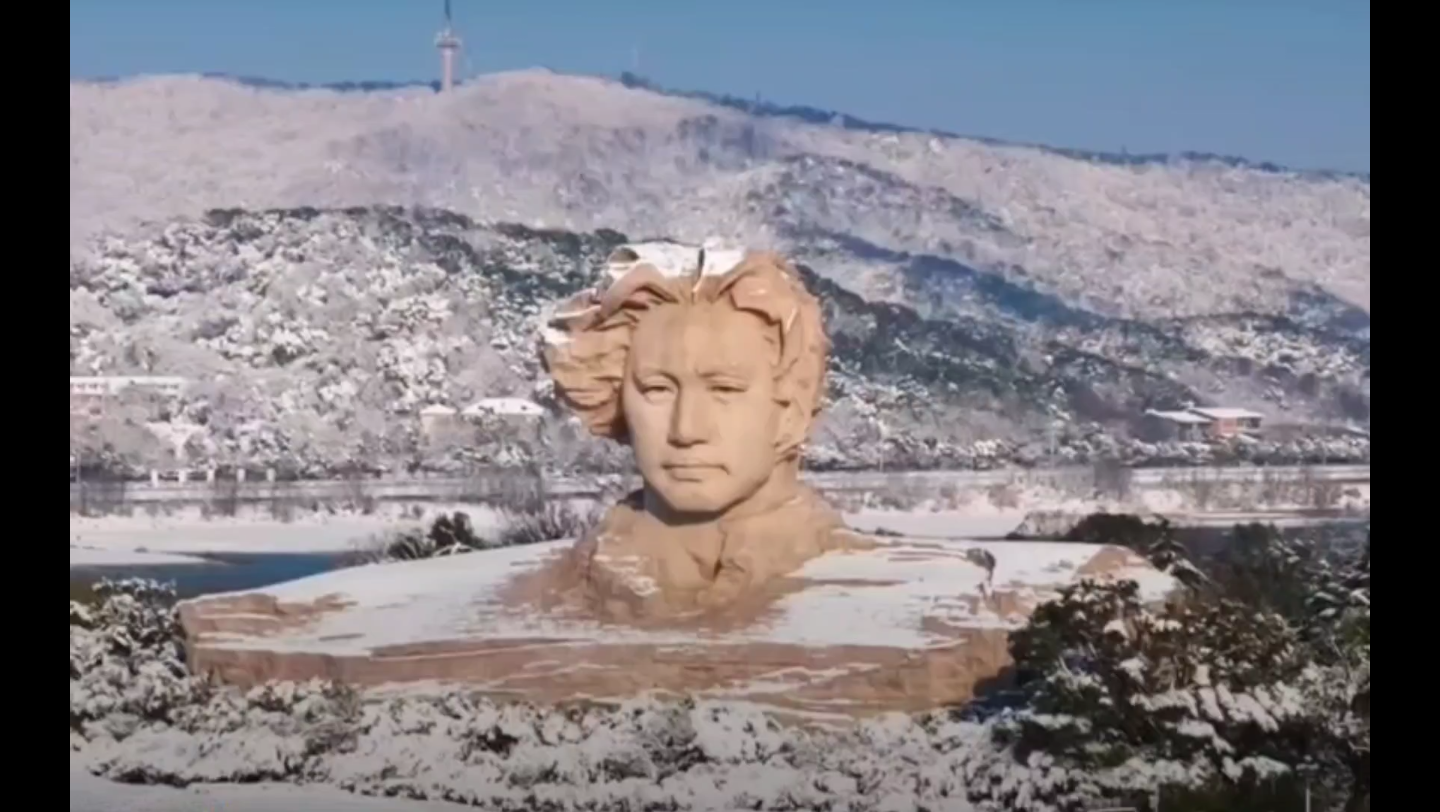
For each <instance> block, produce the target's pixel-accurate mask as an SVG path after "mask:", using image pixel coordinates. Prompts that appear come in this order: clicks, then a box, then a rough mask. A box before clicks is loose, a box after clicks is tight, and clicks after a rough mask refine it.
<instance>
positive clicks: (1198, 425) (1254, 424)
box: [1144, 406, 1265, 442]
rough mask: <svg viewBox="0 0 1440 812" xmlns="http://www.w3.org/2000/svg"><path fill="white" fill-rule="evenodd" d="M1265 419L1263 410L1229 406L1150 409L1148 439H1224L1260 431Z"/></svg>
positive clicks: (1146, 411)
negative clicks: (1257, 410)
mask: <svg viewBox="0 0 1440 812" xmlns="http://www.w3.org/2000/svg"><path fill="white" fill-rule="evenodd" d="M1264 418H1265V416H1264V415H1262V414H1260V413H1259V412H1252V411H1250V410H1249V409H1238V408H1234V407H1229V406H1190V407H1187V408H1185V409H1178V410H1173V411H1162V410H1158V409H1147V410H1145V420H1144V435H1145V437H1144V439H1146V440H1149V441H1152V442H1160V441H1165V440H1179V441H1181V442H1193V441H1199V440H1205V439H1211V440H1223V439H1227V438H1229V437H1234V436H1236V435H1239V434H1248V433H1251V432H1255V431H1259V430H1260V424H1261V421H1262V420H1264Z"/></svg>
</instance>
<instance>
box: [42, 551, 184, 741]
mask: <svg viewBox="0 0 1440 812" xmlns="http://www.w3.org/2000/svg"><path fill="white" fill-rule="evenodd" d="M94 593H95V595H96V597H97V598H98V603H96V604H93V605H91V604H84V603H77V602H76V601H74V600H72V601H70V744H71V747H72V748H75V747H78V746H80V745H81V744H82V743H83V742H84V741H86V740H94V739H97V738H106V737H109V738H125V737H126V736H128V735H129V734H130V733H132V732H134V731H135V730H137V729H139V728H141V727H143V726H145V725H149V724H155V723H161V724H163V723H167V722H170V721H172V720H173V719H174V718H175V716H174V714H176V713H177V712H181V711H183V709H184V708H186V707H189V706H191V705H194V704H195V703H196V702H203V701H204V700H205V698H206V697H207V696H208V690H207V688H206V686H205V685H204V684H203V683H202V682H201V681H199V680H196V679H194V678H192V677H191V676H190V674H189V672H188V671H187V670H186V668H185V653H184V650H183V646H182V645H181V637H180V634H181V632H180V626H179V621H178V619H177V618H176V614H175V592H174V590H173V589H172V588H170V587H168V586H165V585H162V584H158V583H155V582H154V581H144V580H135V579H126V580H123V581H101V582H100V583H99V584H98V585H96V587H95V589H94Z"/></svg>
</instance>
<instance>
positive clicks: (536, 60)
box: [70, 0, 1370, 172]
mask: <svg viewBox="0 0 1440 812" xmlns="http://www.w3.org/2000/svg"><path fill="white" fill-rule="evenodd" d="M453 3H454V8H455V17H456V24H457V28H458V29H459V31H460V33H461V35H462V36H463V37H464V39H465V42H466V53H465V60H466V67H467V72H469V73H475V72H480V73H488V72H492V71H500V70H510V69H516V68H526V67H535V66H544V67H548V68H551V69H554V70H557V71H563V72H572V73H604V74H612V75H613V74H616V73H619V72H620V71H622V70H627V69H629V68H630V67H631V65H632V60H633V59H634V54H635V52H636V51H637V50H638V54H639V72H640V73H642V74H644V75H645V76H647V77H649V78H651V79H653V80H655V81H657V82H659V83H661V84H663V85H666V86H669V87H677V88H686V89H704V90H714V91H723V92H729V93H734V94H736V95H741V96H752V95H754V94H756V93H759V94H761V95H762V96H763V97H765V98H766V99H768V100H772V101H778V102H793V103H804V104H810V105H814V106H817V107H822V108H827V109H836V110H840V111H843V112H847V113H850V114H852V115H857V116H860V117H862V118H868V119H875V120H881V121H889V122H894V123H899V124H908V125H912V126H920V127H935V128H939V129H945V130H952V131H955V132H960V133H966V134H974V135H987V136H993V137H997V138H1006V139H1014V140H1019V141H1028V142H1039V143H1045V144H1051V145H1055V146H1069V147H1084V148H1094V149H1105V150H1119V149H1121V148H1122V147H1123V148H1125V149H1128V150H1130V151H1131V152H1174V151H1179V150H1186V149H1193V150H1198V151H1204V152H1216V153H1223V154H1232V155H1241V156H1244V157H1247V158H1251V159H1255V160H1272V161H1276V162H1278V163H1283V164H1286V165H1289V166H1295V167H1303V168H1327V169H1342V170H1352V171H1357V170H1358V171H1364V172H1368V171H1370V4H1369V2H1368V0H882V1H881V2H860V1H859V0H831V1H830V2H822V0H808V2H806V1H805V0H709V2H705V3H695V2H684V0H669V2H666V0H508V1H504V0H489V1H488V2H487V1H486V0H453ZM441 8H442V2H441V0H283V2H282V0H225V1H224V2H221V0H71V2H70V74H71V76H74V77H95V76H127V75H134V74H142V73H177V72H206V71H216V72H223V73H233V74H245V75H252V76H264V77H267V78H274V79H285V80H290V81H306V82H328V81H336V80H347V79H348V80H356V79H425V80H429V79H433V78H435V76H436V74H437V73H438V64H439V62H438V58H437V56H436V53H435V50H434V48H433V45H432V41H433V37H434V34H435V31H436V30H437V29H438V28H439V22H440V19H441Z"/></svg>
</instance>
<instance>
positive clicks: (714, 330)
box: [622, 303, 781, 518]
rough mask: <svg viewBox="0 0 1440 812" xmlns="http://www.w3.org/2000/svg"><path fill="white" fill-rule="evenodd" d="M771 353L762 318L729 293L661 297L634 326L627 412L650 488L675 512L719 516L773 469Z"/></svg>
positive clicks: (776, 409)
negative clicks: (713, 299)
mask: <svg viewBox="0 0 1440 812" xmlns="http://www.w3.org/2000/svg"><path fill="white" fill-rule="evenodd" d="M775 356H776V348H775V346H774V344H773V343H772V342H771V341H769V340H767V337H766V328H765V325H764V323H763V322H762V321H761V320H760V319H759V318H758V317H757V316H755V315H753V314H750V313H745V312H742V311H738V310H736V309H735V308H733V307H731V306H730V305H729V304H727V303H719V304H696V305H665V306H661V307H659V308H657V309H655V310H653V311H651V312H649V313H647V314H646V315H645V316H644V317H643V318H642V319H641V321H640V323H639V325H637V326H636V328H635V334H634V336H633V338H632V341H631V345H630V353H629V360H628V364H627V369H626V375H625V382H624V387H623V390H622V397H623V398H624V400H623V402H622V403H623V408H624V412H625V422H626V424H627V426H628V427H629V432H630V444H631V446H632V447H633V448H634V449H635V461H636V464H637V465H638V466H639V468H640V474H641V476H642V477H644V479H645V484H646V486H647V488H648V489H649V490H650V491H651V493H652V494H653V495H656V496H658V497H660V499H661V500H662V501H663V502H664V503H665V505H666V506H667V507H668V508H669V509H670V510H671V511H672V512H674V513H678V514H686V515H691V516H694V517H695V518H705V517H714V516H718V515H720V514H723V513H725V512H727V511H728V510H730V509H732V508H734V507H736V506H738V505H740V504H742V503H743V502H745V500H746V499H747V498H748V497H750V496H752V495H753V494H754V493H755V492H756V491H757V490H758V489H759V488H760V487H761V486H762V485H764V484H765V482H766V481H767V480H768V479H769V478H770V475H771V474H772V473H773V472H774V470H775V466H776V464H777V462H778V459H777V440H778V435H779V431H780V421H781V406H780V405H779V404H777V403H776V402H775V399H774V395H775V380H774V374H773V370H774V363H775Z"/></svg>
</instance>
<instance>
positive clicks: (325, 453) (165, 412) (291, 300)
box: [70, 207, 1369, 476]
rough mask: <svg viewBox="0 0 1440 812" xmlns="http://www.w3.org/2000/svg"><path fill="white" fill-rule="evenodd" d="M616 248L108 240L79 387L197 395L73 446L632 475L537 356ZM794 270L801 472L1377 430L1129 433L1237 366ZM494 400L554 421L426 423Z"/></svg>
mask: <svg viewBox="0 0 1440 812" xmlns="http://www.w3.org/2000/svg"><path fill="white" fill-rule="evenodd" d="M622 239H623V237H622V236H621V235H619V234H617V233H615V232H609V231H598V232H594V233H571V232H560V231H537V230H533V229H529V228H525V227H521V226H514V225H503V224H502V225H494V224H491V225H486V224H480V223H475V222H472V221H470V220H469V219H467V218H465V217H462V216H460V215H457V214H453V213H450V212H446V211H438V210H413V211H412V210H402V209H398V208H383V207H382V208H365V209H347V210H330V211H320V210H315V209H294V210H283V211H265V212H246V211H239V210H217V211H212V212H210V213H209V214H208V215H206V216H205V217H204V218H203V219H201V220H180V221H173V222H169V223H165V224H158V225H155V226H154V227H152V228H150V229H149V230H148V231H141V232H137V233H135V234H131V235H128V236H118V235H110V236H105V237H102V238H99V239H98V240H97V241H95V242H94V243H92V244H88V247H87V251H86V252H85V253H83V254H82V255H81V256H79V257H77V258H75V259H73V260H72V264H71V272H70V338H71V340H70V349H71V356H70V368H71V372H72V374H165V375H177V376H181V377H184V378H186V379H188V380H190V381H192V382H193V383H192V385H191V387H190V388H189V389H188V391H187V392H186V394H185V395H184V396H183V397H182V398H180V399H178V400H177V401H175V402H167V401H163V400H157V399H154V398H151V399H149V400H145V399H136V400H135V401H134V402H128V401H127V402H126V403H125V404H123V406H124V408H123V409H121V408H119V407H117V408H116V409H113V410H108V411H107V412H106V414H105V416H104V417H103V418H102V419H101V420H100V422H98V423H93V424H92V423H87V422H85V421H80V422H79V423H78V424H77V425H76V426H75V427H72V432H71V434H72V443H74V444H75V445H77V446H79V447H80V448H81V449H82V450H83V449H88V451H89V453H90V455H91V459H92V460H93V459H95V458H100V459H103V460H108V461H112V463H113V462H114V461H117V460H118V461H121V462H124V461H129V462H130V464H131V465H133V466H137V467H139V468H143V467H146V466H147V465H153V466H155V467H161V468H164V467H171V466H176V465H181V466H192V467H208V466H212V465H221V466H225V465H249V466H253V467H256V468H262V467H275V468H277V469H279V470H280V471H282V472H284V473H286V474H295V475H298V476H322V475H336V474H338V473H341V472H345V471H354V470H375V469H381V470H386V469H388V470H392V471H399V470H407V469H408V470H414V469H417V468H418V469H428V470H437V471H447V472H456V471H460V470H463V469H467V468H475V467H494V466H506V467H514V466H527V465H528V466H540V467H543V468H548V469H553V470H565V471H577V470H588V471H592V472H594V471H617V470H623V469H625V468H627V467H628V458H627V455H626V454H625V452H624V450H623V449H621V448H619V447H618V446H616V445H615V444H613V443H607V442H602V441H599V440H595V439H593V438H590V437H589V436H588V435H587V434H586V433H585V432H584V431H583V430H582V429H581V428H580V427H579V426H577V425H576V424H575V423H574V422H573V421H572V420H569V419H568V418H567V417H566V416H564V415H563V414H561V413H559V412H558V411H555V410H554V409H553V407H554V403H553V395H552V393H551V392H550V391H549V387H548V381H546V380H545V379H544V377H543V376H542V375H541V374H540V370H539V367H538V363H537V354H536V347H535V335H536V329H537V326H538V325H537V322H538V319H539V318H540V314H541V313H542V312H543V311H544V309H545V308H546V307H548V306H550V305H551V304H552V303H553V302H554V301H555V300H556V299H558V298H559V297H561V296H563V295H565V294H568V293H570V292H572V291H574V290H576V289H578V288H579V287H580V286H582V285H584V284H587V283H588V282H590V281H591V280H592V278H593V275H594V274H595V273H596V271H597V269H598V267H599V266H600V265H601V264H602V263H603V260H604V259H605V257H606V255H607V253H608V252H609V250H610V249H612V248H613V247H614V246H615V245H616V244H618V243H619V242H620V241H621V240H622ZM805 273H806V275H807V280H808V282H809V284H810V286H811V287H812V289H813V290H815V292H816V293H817V294H818V295H819V296H820V297H821V299H822V302H823V303H824V306H825V310H826V320H827V328H828V329H829V331H830V333H831V337H832V340H833V343H834V352H833V353H832V364H831V374H830V376H829V383H830V389H829V392H828V406H827V411H826V413H825V417H824V419H823V421H822V424H821V425H820V427H819V428H818V430H817V431H816V433H815V436H814V438H813V442H812V444H811V446H810V447H809V449H808V452H807V453H808V462H809V463H810V465H811V466H812V467H814V468H877V467H882V466H883V467H887V468H895V467H900V468H935V467H950V468H970V467H975V468H989V467H996V466H1000V465H1007V464H1015V463H1020V464H1030V463H1039V462H1045V461H1052V462H1057V463H1067V462H1068V463H1076V462H1085V461H1088V460H1094V459H1115V460H1120V461H1122V462H1125V463H1127V464H1146V463H1148V462H1164V463H1170V464H1177V463H1178V464H1190V463H1196V464H1198V463H1214V462H1226V461H1244V460H1264V461H1272V462H1276V463H1293V462H1340V461H1354V460H1357V459H1364V458H1366V457H1367V456H1368V453H1369V441H1368V438H1364V437H1356V436H1343V437H1326V436H1323V435H1315V434H1305V433H1301V434H1299V435H1297V436H1294V437H1289V438H1279V439H1274V440H1262V441H1252V440H1237V441H1233V442H1227V443H1218V444H1216V443H1188V444H1180V443H1164V442H1162V443H1147V442H1142V441H1140V440H1138V439H1127V438H1126V435H1127V431H1128V430H1129V428H1130V425H1131V424H1132V423H1133V422H1134V421H1135V419H1137V418H1138V416H1139V415H1140V414H1141V412H1142V411H1143V410H1144V408H1145V407H1147V406H1152V405H1159V406H1174V405H1178V404H1179V403H1180V402H1181V401H1184V400H1187V399H1198V398H1199V397H1200V395H1199V394H1198V393H1196V392H1194V391H1192V390H1191V389H1190V388H1187V387H1186V386H1184V385H1182V384H1181V383H1178V382H1177V381H1176V380H1174V378H1175V369H1176V367H1174V364H1177V363H1184V364H1200V365H1202V366H1204V365H1207V364H1208V365H1209V367H1210V368H1211V372H1212V373H1214V374H1219V373H1220V372H1221V371H1223V370H1227V369H1229V367H1230V365H1231V361H1230V360H1229V358H1228V356H1221V355H1215V356H1209V355H1204V354H1203V353H1201V352H1200V351H1199V350H1198V349H1194V348H1185V347H1180V348H1176V347H1171V346H1168V345H1166V344H1164V343H1154V342H1150V343H1144V344H1143V346H1142V345H1135V344H1133V342H1132V343H1129V344H1127V343H1126V342H1101V345H1097V346H1096V347H1094V348H1092V349H1089V350H1083V351H1082V350H1081V349H1079V348H1078V347H1077V346H1074V345H1070V344H1066V343H1065V341H1066V340H1067V339H1065V335H1064V334H1063V331H1062V332H1061V333H1055V332H1048V331H1039V332H1037V331H1034V330H1030V329H1020V328H1018V327H1016V325H1015V324H1014V323H1013V322H1012V321H1010V320H1006V319H1000V318H998V317H997V318H995V319H990V320H984V321H982V320H977V319H973V318H965V319H924V318H921V317H920V316H919V315H918V314H917V313H915V312H914V311H912V310H910V309H907V308H904V307H901V306H897V305H887V304H877V303H873V302H869V301H866V300H865V299H863V298H861V297H859V296H857V295H855V294H853V293H851V292H849V291H847V290H845V289H844V288H841V287H839V286H838V285H836V284H835V283H834V282H832V281H829V280H827V279H825V278H823V277H821V276H818V275H815V274H814V273H812V272H811V271H809V270H808V269H807V270H805ZM1097 324H1098V323H1097ZM1112 326H1113V325H1112ZM1076 329H1079V328H1076ZM1095 329H1097V330H1101V331H1102V332H1103V331H1104V330H1109V329H1111V327H1105V326H1098V327H1096V328H1095ZM1127 329H1128V328H1127ZM1141 333H1144V331H1143V330H1139V328H1136V329H1135V330H1130V331H1129V332H1128V333H1127V335H1131V334H1133V335H1140V334H1141ZM1145 334H1146V335H1148V333H1145ZM1087 335H1090V334H1089V333H1087ZM1094 335H1098V333H1097V334H1094ZM1094 335H1092V338H1093V337H1094ZM1317 335H1318V334H1317ZM1082 338H1083V337H1082ZM1077 340H1079V339H1077ZM1085 340H1089V339H1085ZM1307 340H1308V339H1307ZM1316 340H1320V339H1316ZM1326 340H1328V339H1326ZM1147 341H1148V339H1147ZM1107 347H1108V348H1110V349H1106V348H1107ZM1112 350H1113V351H1112ZM1227 352H1228V351H1227ZM1366 363H1367V368H1368V361H1367V362H1366ZM1256 374H1260V373H1256ZM1228 379H1231V380H1241V378H1236V377H1234V376H1231V377H1230V378H1228ZM1338 380H1339V379H1338V378H1337V379H1336V381H1338ZM1325 391H1328V390H1325ZM1326 397H1328V395H1327V394H1325V393H1324V392H1323V391H1322V390H1320V389H1317V390H1315V393H1314V397H1311V398H1310V399H1309V401H1307V402H1309V403H1310V404H1311V405H1312V406H1315V407H1316V408H1320V406H1321V401H1323V400H1324V399H1325V398H1326ZM485 398H513V399H522V400H525V401H530V402H532V403H535V404H539V405H541V406H545V407H548V408H550V409H551V410H550V411H549V412H548V413H545V414H542V415H540V416H538V417H527V416H517V415H511V416H505V415H490V416H476V417H464V418H459V417H455V416H451V417H446V418H444V419H439V420H436V421H431V422H427V420H429V418H427V417H426V416H425V415H426V414H427V412H426V407H433V406H446V407H451V408H459V409H463V408H464V407H466V406H468V405H470V404H473V403H475V402H477V401H479V400H481V399H485ZM152 423H157V424H161V425H164V426H168V427H170V428H171V429H175V430H176V431H178V430H179V429H180V428H183V429H184V433H183V443H180V444H179V445H178V446H177V445H176V444H174V443H162V442H160V441H159V439H158V437H157V436H156V433H155V432H154V431H149V430H147V426H148V425H150V424H152ZM1057 426H1058V427H1059V428H1058V430H1057V429H1056V427H1057ZM177 427H178V428H177ZM170 433H171V434H175V433H176V432H175V431H172V432H170ZM176 436H181V435H179V434H177V435H176ZM112 467H113V466H112Z"/></svg>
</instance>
